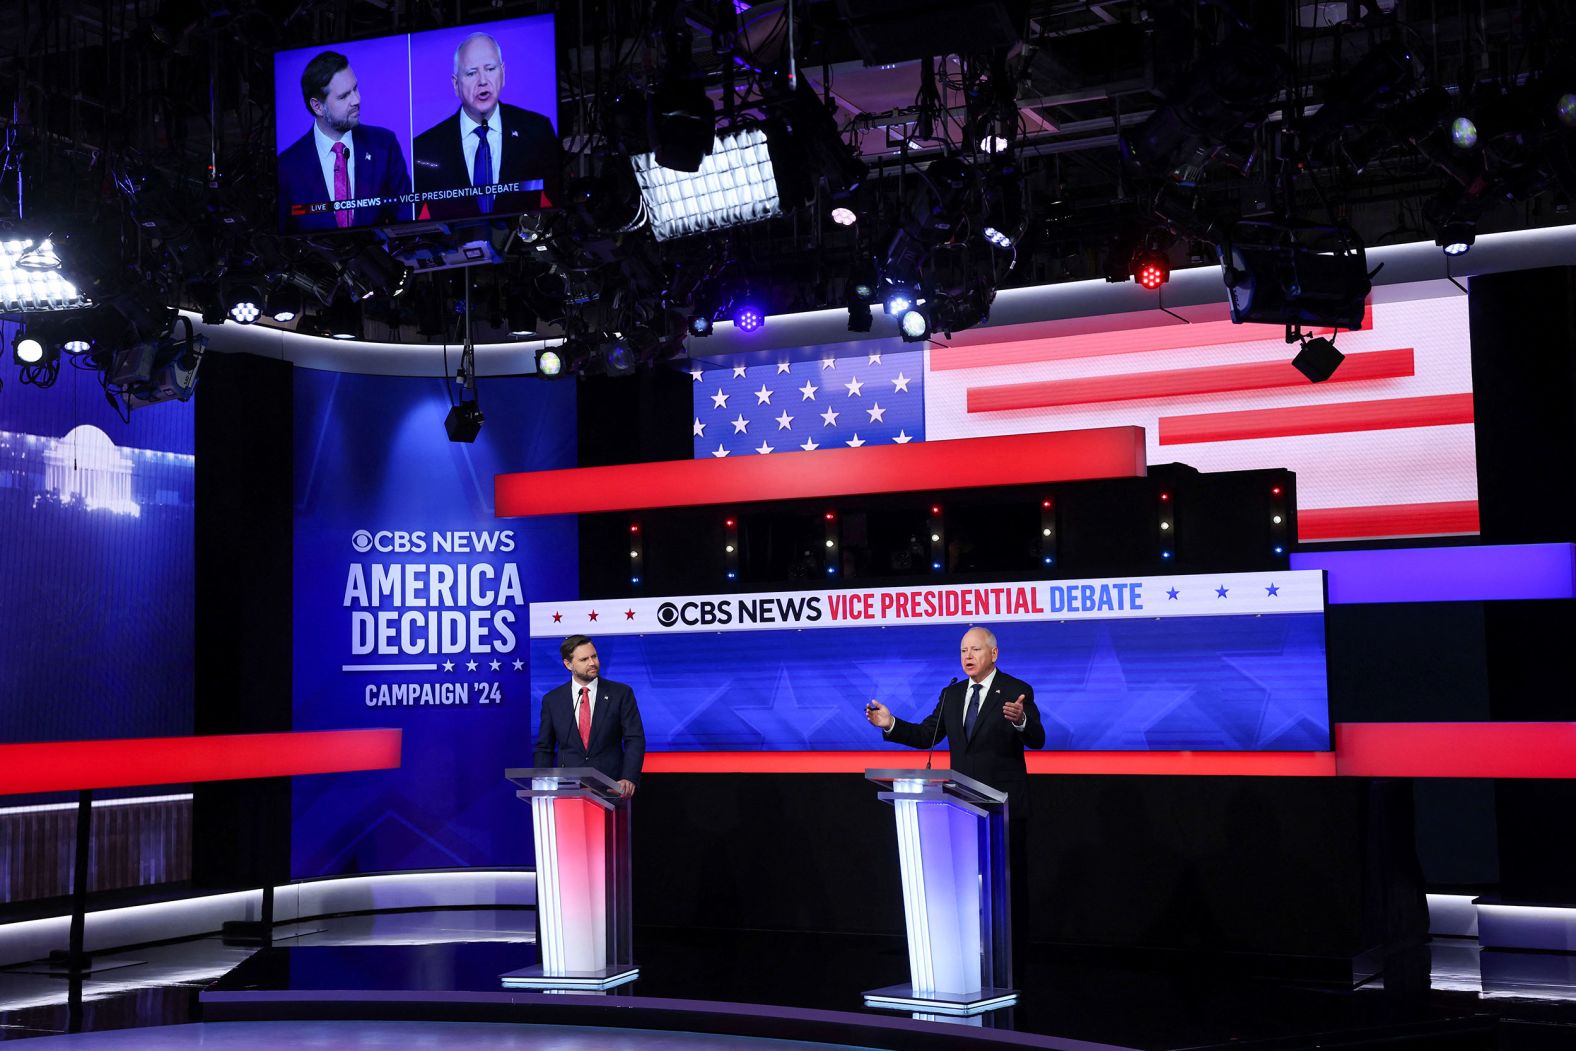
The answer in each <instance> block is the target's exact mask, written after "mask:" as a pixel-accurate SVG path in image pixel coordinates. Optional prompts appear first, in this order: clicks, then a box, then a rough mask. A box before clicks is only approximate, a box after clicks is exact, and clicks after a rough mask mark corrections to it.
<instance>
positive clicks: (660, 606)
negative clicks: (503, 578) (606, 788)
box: [530, 571, 1330, 752]
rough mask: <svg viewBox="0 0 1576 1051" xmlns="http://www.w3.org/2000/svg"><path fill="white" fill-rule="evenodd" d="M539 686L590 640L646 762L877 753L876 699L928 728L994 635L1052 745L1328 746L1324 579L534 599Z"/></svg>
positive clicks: (536, 690) (1297, 575)
mask: <svg viewBox="0 0 1576 1051" xmlns="http://www.w3.org/2000/svg"><path fill="white" fill-rule="evenodd" d="M530 610H531V614H530V616H531V621H530V623H531V661H530V667H531V691H532V694H533V697H535V698H540V697H541V695H542V694H543V693H545V692H546V691H547V690H549V689H552V688H553V687H554V686H556V685H558V684H559V683H561V682H564V681H566V680H567V679H568V672H567V671H565V670H564V667H563V664H562V663H561V661H560V660H559V658H558V645H559V643H560V642H561V641H562V640H563V639H564V637H565V636H567V635H569V634H571V633H576V632H579V633H584V634H586V635H589V636H591V637H592V638H593V639H594V640H595V641H596V645H597V650H598V653H599V655H600V656H601V658H602V674H603V675H605V676H606V677H607V678H609V679H613V680H615V681H618V682H624V683H628V684H629V685H630V686H632V687H633V688H634V691H635V695H636V697H637V698H638V700H639V703H640V710H641V715H642V717H643V719H644V722H645V729H646V747H647V749H648V750H650V751H679V752H683V751H696V752H708V751H743V752H751V751H761V752H774V751H870V750H872V749H877V748H885V747H890V748H893V749H898V750H904V749H901V747H900V746H897V745H888V744H886V743H885V742H883V740H882V738H881V735H880V733H879V732H878V731H876V730H874V729H873V728H872V727H871V726H870V725H869V723H868V722H867V721H866V719H865V715H864V706H865V703H866V702H867V701H868V700H870V699H872V698H875V699H879V700H880V701H882V702H883V703H884V704H886V705H887V706H888V707H889V708H891V709H892V711H893V712H894V713H895V714H896V715H897V716H899V717H900V718H903V719H908V720H911V721H918V720H920V719H923V718H924V717H926V716H927V715H929V714H930V712H931V710H932V709H933V708H934V707H935V704H936V699H937V695H938V693H939V692H940V691H941V689H942V688H943V687H944V686H946V685H947V684H948V682H949V680H951V679H952V677H953V676H956V675H960V674H961V670H960V668H959V664H958V643H959V640H960V639H961V637H962V635H963V632H964V631H965V630H966V629H967V628H968V626H969V625H971V624H981V625H986V626H989V627H990V628H991V629H992V630H993V631H995V633H996V635H997V638H998V642H999V647H1000V658H999V666H1000V667H1001V668H1002V669H1003V670H1004V671H1006V672H1009V673H1011V674H1012V675H1015V676H1017V677H1018V678H1020V679H1024V680H1026V681H1027V682H1029V683H1030V684H1031V685H1033V686H1034V687H1035V690H1036V700H1037V703H1038V705H1039V708H1040V714H1041V718H1042V719H1043V721H1044V723H1045V729H1046V736H1047V740H1046V747H1047V748H1049V749H1057V750H1090V751H1173V750H1181V749H1187V750H1195V751H1277V752H1282V751H1327V750H1328V749H1329V748H1330V719H1329V691H1328V687H1327V684H1326V677H1325V643H1324V575H1323V574H1322V573H1318V572H1307V571H1303V572H1277V573H1226V574H1217V575H1214V576H1148V577H1125V578H1119V579H1118V578H1112V579H1100V580H1058V581H1044V580H1039V581H1024V582H1018V583H1005V584H980V585H934V586H927V587H915V588H881V589H874V590H867V591H790V592H772V593H757V594H736V595H704V596H683V597H671V598H637V599H605V600H595V601H591V600H572V601H565V602H535V603H532V604H531V607H530Z"/></svg>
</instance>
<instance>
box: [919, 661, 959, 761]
mask: <svg viewBox="0 0 1576 1051" xmlns="http://www.w3.org/2000/svg"><path fill="white" fill-rule="evenodd" d="M957 684H958V677H957V676H956V675H954V676H953V677H952V681H951V682H949V683H947V684H946V685H945V686H943V687H942V688H941V692H940V693H938V694H937V695H936V728H935V729H934V730H932V731H931V734H930V747H929V748H926V749H925V769H926V770H929V769H930V764H931V762H932V761H933V760H934V759H935V758H936V739H937V738H939V737H940V736H941V724H942V723H944V722H946V721H947V720H946V714H947V713H946V712H943V711H942V710H941V698H943V697H945V696H946V695H947V691H948V690H950V689H952V687H954V686H956V685H957Z"/></svg>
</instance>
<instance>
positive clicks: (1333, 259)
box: [1220, 220, 1373, 329]
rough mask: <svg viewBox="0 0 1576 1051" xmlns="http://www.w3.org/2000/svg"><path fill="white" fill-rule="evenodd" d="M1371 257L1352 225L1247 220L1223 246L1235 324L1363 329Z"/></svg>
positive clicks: (1224, 274) (1223, 265) (1224, 271)
mask: <svg viewBox="0 0 1576 1051" xmlns="http://www.w3.org/2000/svg"><path fill="white" fill-rule="evenodd" d="M1367 258H1368V257H1367V252H1366V251H1365V250H1364V248H1363V243H1362V241H1361V240H1360V239H1359V238H1358V236H1357V234H1356V232H1355V231H1353V230H1352V229H1351V228H1349V227H1336V226H1313V225H1304V224H1286V223H1279V222H1256V221H1252V220H1243V221H1240V222H1238V223H1236V224H1235V225H1234V226H1232V228H1231V230H1230V232H1229V234H1228V236H1227V237H1226V238H1225V239H1224V240H1223V242H1222V244H1221V246H1220V261H1221V276H1222V278H1223V279H1224V281H1225V284H1226V291H1227V296H1228V298H1229V300H1230V303H1231V320H1232V323H1233V324H1237V325H1241V324H1245V323H1248V322H1253V323H1259V324H1270V325H1318V326H1324V327H1330V328H1346V329H1355V328H1358V327H1360V326H1361V325H1362V321H1363V313H1364V309H1365V304H1366V300H1367V297H1368V293H1369V291H1370V290H1371V289H1372V287H1373V285H1372V281H1371V279H1370V277H1369V274H1368V263H1367Z"/></svg>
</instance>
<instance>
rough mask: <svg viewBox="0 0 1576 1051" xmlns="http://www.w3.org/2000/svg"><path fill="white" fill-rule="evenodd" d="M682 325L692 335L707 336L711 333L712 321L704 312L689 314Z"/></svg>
mask: <svg viewBox="0 0 1576 1051" xmlns="http://www.w3.org/2000/svg"><path fill="white" fill-rule="evenodd" d="M684 327H685V328H686V329H687V330H688V331H689V334H690V335H692V336H709V335H711V329H712V321H711V318H710V317H708V316H706V315H705V314H691V315H690V317H689V320H688V321H686V322H685V323H684Z"/></svg>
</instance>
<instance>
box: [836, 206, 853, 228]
mask: <svg viewBox="0 0 1576 1051" xmlns="http://www.w3.org/2000/svg"><path fill="white" fill-rule="evenodd" d="M858 221H859V216H858V215H856V214H855V213H854V210H853V209H852V208H849V207H847V206H846V205H838V206H837V207H836V208H833V209H832V222H834V223H836V224H837V225H838V226H853V225H854V224H855V223H856V222H858Z"/></svg>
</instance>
